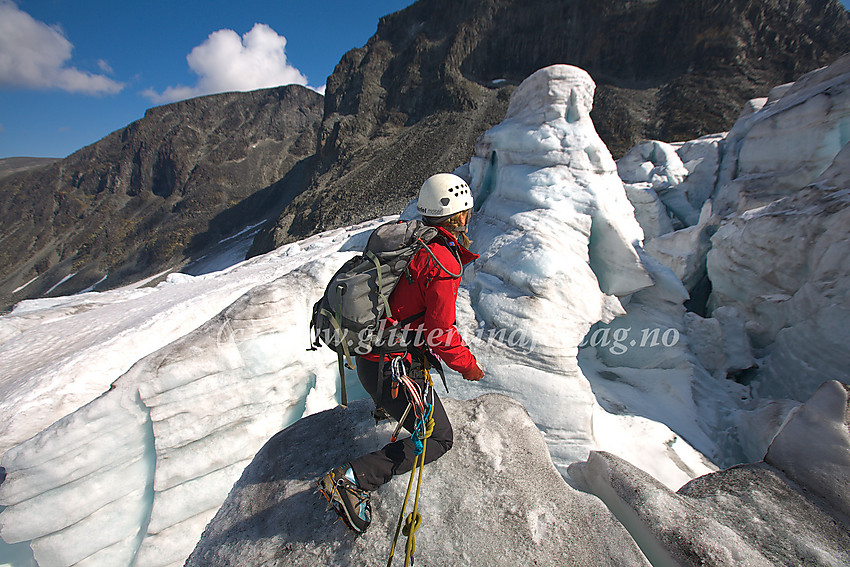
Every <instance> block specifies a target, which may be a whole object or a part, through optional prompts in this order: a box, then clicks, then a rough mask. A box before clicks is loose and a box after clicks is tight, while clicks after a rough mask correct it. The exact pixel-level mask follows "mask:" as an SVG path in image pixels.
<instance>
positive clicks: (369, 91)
mask: <svg viewBox="0 0 850 567" xmlns="http://www.w3.org/2000/svg"><path fill="white" fill-rule="evenodd" d="M847 45H850V18H848V12H847V11H846V10H845V9H844V8H843V7H842V6H841V5H840V4H839V3H838V2H837V0H782V1H780V0H560V1H554V2H553V1H551V0H546V1H543V0H534V1H530V2H529V1H525V2H519V1H517V0H465V1H452V0H420V1H419V2H416V3H415V4H413V5H412V6H410V7H408V8H406V9H405V10H402V11H400V12H397V13H395V14H391V15H389V16H386V17H385V18H383V19H381V21H380V23H379V25H378V31H377V33H376V34H375V35H374V36H373V37H372V38H371V39H370V40H369V42H368V43H367V44H366V46H364V47H363V48H360V49H355V50H352V51H350V52H349V53H347V54H346V55H345V56H344V57H343V58H342V60H341V61H340V63H339V65H337V67H336V70H335V71H334V73H333V75H331V77H329V78H328V83H327V92H326V95H325V115H324V119H323V121H322V126H321V132H320V137H319V146H318V156H317V157H318V160H319V163H318V167H317V170H316V172H315V174H314V176H313V179H312V181H311V183H310V186H309V188H308V190H307V191H305V192H304V193H303V194H302V195H301V196H300V197H299V198H298V199H296V200H295V201H294V202H293V204H292V205H291V206H290V207H289V208H288V209H287V210H285V211H284V212H283V214H282V215H281V217H280V218H279V219H278V221H277V223H276V224H275V225H274V226H269V227H267V228H266V230H265V231H264V232H263V233H261V234H260V235H259V236H258V238H257V240H256V241H255V246H254V249H253V250H252V252H251V254H259V253H262V252H265V251H268V250H270V249H272V248H273V247H275V246H279V245H281V244H283V243H286V242H291V241H294V240H297V239H300V238H303V237H305V236H308V235H310V234H314V233H316V232H319V231H322V230H327V229H330V228H334V227H338V226H343V225H346V224H351V223H354V222H359V221H363V220H366V219H368V218H374V217H375V216H377V215H380V214H386V213H397V212H399V211H400V210H401V208H402V207H403V206H404V205H405V204H406V203H407V202H408V200H409V199H410V198H412V197H413V196H415V194H416V191H417V189H418V187H419V186H420V185H421V183H422V181H423V180H424V179H425V178H426V177H427V176H428V175H430V174H433V173H436V172H439V171H451V170H453V169H454V168H456V167H458V166H459V165H461V164H463V163H465V162H466V161H467V160H468V158H469V156H470V155H471V153H472V146H473V144H474V141H475V139H476V138H477V136H479V135H480V134H481V133H482V132H484V131H485V130H487V129H488V128H490V127H492V126H493V125H495V124H497V123H498V122H500V121H501V120H502V118H503V116H504V112H505V110H506V108H507V103H508V99H509V96H510V92H511V90H512V88H513V87H512V85H516V84H518V83H519V82H520V81H522V80H523V79H525V78H526V77H527V76H528V75H530V74H531V73H533V72H534V71H536V70H537V69H539V68H541V67H545V66H548V65H551V64H555V63H566V64H571V65H576V66H578V67H581V68H583V69H585V70H586V71H588V72H589V73H590V75H591V76H592V77H593V79H594V80H595V82H596V83H597V91H596V97H595V100H594V111H593V113H592V118H593V120H594V124H595V125H596V128H597V131H598V132H599V134H600V136H601V138H602V139H603V141H605V143H606V144H607V145H608V147H609V149H610V150H611V152H612V154H613V155H614V156H615V157H619V156H621V155H623V153H625V151H627V150H628V149H629V148H631V147H632V146H634V145H635V144H636V143H637V142H639V141H640V140H642V139H644V138H652V139H658V140H666V141H679V140H686V139H694V138H697V137H699V136H701V135H704V134H709V133H715V132H722V131H724V130H727V129H729V128H730V127H731V126H732V124H733V123H734V121H735V119H736V118H737V116H738V114H739V113H740V110H741V108H742V107H743V105H744V103H745V102H746V101H747V100H749V99H750V98H753V97H756V96H766V95H767V92H768V91H769V89H770V88H772V87H773V86H775V85H777V84H781V83H785V82H789V81H792V80H795V79H796V78H798V77H799V76H800V75H801V74H803V73H804V72H807V71H809V70H812V69H815V68H817V67H820V66H823V65H826V64H828V63H830V62H832V61H834V60H835V59H837V58H838V57H839V56H840V55H842V54H843V53H844V52H845V50H846V49H847Z"/></svg>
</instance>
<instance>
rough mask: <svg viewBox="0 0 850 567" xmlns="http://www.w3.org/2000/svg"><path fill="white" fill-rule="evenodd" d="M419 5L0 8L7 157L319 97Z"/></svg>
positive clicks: (65, 1) (56, 2) (401, 1)
mask: <svg viewBox="0 0 850 567" xmlns="http://www.w3.org/2000/svg"><path fill="white" fill-rule="evenodd" d="M412 3H413V0H366V1H364V2H353V1H351V0H348V1H345V0H332V1H327V2H308V1H306V0H302V1H292V0H271V1H270V0H238V1H233V0H206V1H201V0H131V1H129V2H122V1H117V0H31V1H28V0H0V158H4V157H12V156H37V157H65V156H67V155H69V154H71V153H73V152H74V151H76V150H78V149H80V148H82V147H83V146H85V145H88V144H91V143H93V142H96V141H97V140H99V139H101V138H102V137H104V136H105V135H107V134H109V133H110V132H112V131H114V130H118V129H120V128H123V127H124V126H126V125H128V124H130V123H131V122H133V121H134V120H137V119H139V118H141V117H142V116H143V115H144V112H145V110H146V109H148V108H150V107H152V106H157V105H159V104H164V103H166V102H169V101H172V100H179V99H181V98H188V97H190V96H196V95H200V94H206V93H211V92H221V91H223V90H252V89H255V88H262V87H265V86H272V85H274V84H285V83H289V82H296V83H300V84H306V85H308V86H311V87H314V88H317V89H320V88H321V87H322V86H323V85H324V83H325V80H326V78H327V76H328V75H330V74H331V73H332V72H333V68H334V66H335V65H336V63H337V62H338V61H339V59H340V57H342V55H343V54H344V53H345V52H346V51H348V50H349V49H352V48H355V47H360V46H362V45H364V44H365V43H366V41H367V40H368V39H369V38H370V37H371V36H372V35H373V34H374V33H375V31H376V29H377V23H378V19H379V18H380V17H381V16H383V15H386V14H389V13H392V12H395V11H397V10H400V9H402V8H404V7H406V6H408V5H410V4H412ZM842 3H843V4H844V5H845V6H848V5H850V0H842Z"/></svg>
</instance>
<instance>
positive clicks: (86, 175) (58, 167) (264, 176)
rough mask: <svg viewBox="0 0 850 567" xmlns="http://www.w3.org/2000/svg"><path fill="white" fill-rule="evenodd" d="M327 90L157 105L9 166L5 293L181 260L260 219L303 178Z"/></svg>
mask: <svg viewBox="0 0 850 567" xmlns="http://www.w3.org/2000/svg"><path fill="white" fill-rule="evenodd" d="M321 100H322V98H321V95H319V94H318V93H316V92H314V91H312V90H310V89H307V88H305V87H301V86H297V85H292V86H284V87H277V88H272V89H264V90H259V91H252V92H248V93H222V94H217V95H210V96H207V97H200V98H195V99H189V100H186V101H180V102H176V103H172V104H169V105H165V106H160V107H155V108H151V109H149V110H148V111H147V112H146V113H145V117H144V118H142V119H140V120H138V121H136V122H133V123H132V124H130V125H128V126H127V127H125V128H123V129H121V130H117V131H115V132H113V133H111V134H109V135H107V136H106V137H104V138H103V139H102V140H100V141H98V142H96V143H94V144H91V145H89V146H87V147H85V148H82V149H80V150H78V151H77V152H75V153H73V154H72V155H70V156H69V157H67V158H65V159H64V160H61V161H58V162H55V163H52V164H49V165H47V166H45V167H40V168H37V169H32V170H29V171H23V172H20V173H16V174H13V175H10V176H8V177H5V178H3V179H2V180H0V195H2V196H3V204H2V205H0V224H2V226H3V229H4V236H3V237H2V241H1V242H2V251H0V265H2V267H3V268H2V272H0V278H2V279H0V300H2V301H0V303H2V304H3V305H8V304H10V303H12V302H14V301H16V300H19V299H23V298H26V297H33V296H41V295H44V294H47V293H59V294H62V293H73V292H76V291H80V290H82V289H84V288H87V287H91V286H94V287H95V288H97V289H100V288H98V287H97V286H98V284H99V283H100V282H102V284H101V286H102V287H103V288H108V287H115V286H117V285H122V284H124V283H128V282H130V281H133V280H135V279H139V278H142V277H147V276H150V275H153V274H155V273H157V272H160V271H162V270H165V269H168V268H174V267H179V265H180V264H181V262H184V261H185V259H186V258H187V257H191V256H192V255H193V254H194V253H197V252H199V251H201V250H202V249H203V248H204V247H205V246H207V245H209V244H212V243H214V242H216V241H217V239H220V238H222V237H224V236H227V235H229V234H231V233H233V232H234V231H237V230H239V229H241V228H243V227H244V226H246V225H247V224H249V222H250V221H251V220H254V222H256V219H258V218H259V219H262V218H263V214H264V212H265V211H267V210H268V209H269V208H276V207H280V206H282V205H283V204H284V202H285V200H286V199H287V198H291V196H292V194H293V192H294V191H296V190H297V188H298V187H300V185H301V184H302V183H303V179H302V175H303V173H304V169H305V167H304V165H305V163H307V162H309V159H310V157H311V155H312V154H313V151H314V148H315V140H316V131H317V126H318V121H319V120H320V118H321ZM69 276H70V277H69ZM33 278H36V279H35V280H34V281H33ZM26 282H30V283H26Z"/></svg>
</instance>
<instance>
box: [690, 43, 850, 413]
mask: <svg viewBox="0 0 850 567" xmlns="http://www.w3.org/2000/svg"><path fill="white" fill-rule="evenodd" d="M736 129H737V130H739V131H740V132H739V133H738V134H736V140H737V141H736V142H735V143H734V144H731V145H730V146H729V147H728V148H727V150H726V152H725V154H724V170H723V172H722V174H721V176H720V179H719V185H718V192H717V196H716V198H717V202H718V203H720V204H721V206H723V203H727V204H728V203H734V204H735V207H730V206H728V205H727V206H726V207H725V208H726V210H734V211H738V212H737V213H735V214H732V215H730V216H729V217H728V218H727V219H726V220H725V222H723V223H722V224H721V226H720V227H719V228H718V230H717V233H716V234H715V235H714V236H713V237H712V240H711V244H712V248H711V251H710V252H709V253H708V255H707V266H708V267H707V269H708V275H709V278H710V279H711V283H712V286H713V291H712V294H711V300H710V303H709V307H710V308H712V309H717V308H719V307H733V308H735V309H737V310H739V311H740V312H742V313H743V314H744V318H745V328H746V330H747V333H748V335H749V337H750V338H751V339H752V341H753V344H754V346H755V347H757V349H758V356H759V358H760V359H761V361H760V362H759V366H760V369H759V371H758V374H757V377H756V381H755V382H754V386H755V387H757V388H758V391H759V393H760V394H761V396H763V397H776V398H790V399H795V400H799V401H803V400H805V399H807V398H808V397H809V396H811V394H812V393H813V392H814V391H815V389H816V388H817V387H818V386H819V385H820V384H821V383H822V382H823V381H824V380H825V379H836V380H841V381H843V382H850V374H849V373H848V364H847V363H848V357H847V348H846V345H847V343H848V340H850V331H848V327H847V325H846V321H847V317H848V314H850V294H848V285H849V284H848V281H850V280H848V272H847V266H848V255H849V254H850V248H849V247H848V228H847V227H848V226H850V224H848V223H850V219H849V218H848V208H847V203H848V189H850V145H848V142H850V56H847V57H844V58H842V59H841V60H840V61H838V62H836V63H835V64H833V65H831V66H830V67H826V68H824V69H821V70H818V71H815V72H812V73H810V74H808V75H806V76H805V77H803V78H802V79H800V80H799V81H797V82H796V83H794V84H793V85H790V86H787V87H784V88H783V89H781V90H779V91H777V92H775V93H774V94H773V95H772V96H771V99H770V100H768V101H767V103H766V104H765V105H764V107H763V108H762V109H761V110H758V111H757V112H755V113H753V114H751V115H748V116H746V117H744V118H742V120H741V121H740V125H737V124H736V126H735V128H734V129H733V131H735V130H736ZM736 150H737V153H735V151H736ZM731 162H734V163H735V164H736V166H735V168H732V167H731V166H730V165H729V163H731ZM732 169H734V171H732V172H730V170H732ZM729 177H731V179H730V180H728V181H726V180H727V178H729ZM724 181H725V183H724ZM720 184H722V185H720Z"/></svg>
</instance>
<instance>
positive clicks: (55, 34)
mask: <svg viewBox="0 0 850 567" xmlns="http://www.w3.org/2000/svg"><path fill="white" fill-rule="evenodd" d="M73 48H74V46H73V45H72V44H71V42H70V41H68V39H67V38H66V37H65V34H63V33H62V30H61V29H60V28H59V27H58V26H48V25H47V24H45V23H43V22H39V21H37V20H35V19H33V17H32V16H30V15H29V14H27V13H26V12H23V11H21V10H20V9H18V7H17V6H16V5H15V4H14V3H13V2H11V1H9V0H0V87H18V88H20V87H23V88H29V89H62V90H65V91H68V92H75V93H77V92H78V93H84V94H111V93H117V92H119V91H120V90H121V89H122V88H124V85H123V84H122V83H119V82H117V81H113V80H112V79H110V78H108V77H105V76H103V75H95V74H92V73H89V72H87V71H80V70H79V69H77V68H76V67H68V66H67V63H68V60H69V59H71V51H72V50H73Z"/></svg>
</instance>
